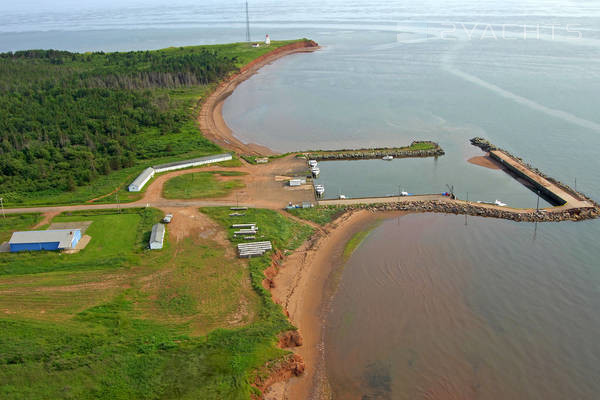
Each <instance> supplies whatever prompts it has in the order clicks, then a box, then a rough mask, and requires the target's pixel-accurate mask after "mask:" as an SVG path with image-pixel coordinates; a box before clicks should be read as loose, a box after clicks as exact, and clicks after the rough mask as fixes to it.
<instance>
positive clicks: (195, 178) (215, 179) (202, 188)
mask: <svg viewBox="0 0 600 400" xmlns="http://www.w3.org/2000/svg"><path fill="white" fill-rule="evenodd" d="M242 175H246V173H245V172H238V171H208V172H194V173H191V174H185V175H179V176H176V177H174V178H171V179H169V180H168V181H167V182H166V183H165V185H164V186H163V193H162V195H163V197H164V198H165V199H199V198H207V197H224V196H227V195H228V194H229V193H230V192H231V191H232V190H235V189H241V188H243V187H244V183H243V182H242V181H241V180H240V179H227V180H223V179H220V178H221V177H232V176H242Z"/></svg>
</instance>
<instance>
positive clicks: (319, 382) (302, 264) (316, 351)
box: [265, 210, 400, 400]
mask: <svg viewBox="0 0 600 400" xmlns="http://www.w3.org/2000/svg"><path fill="white" fill-rule="evenodd" d="M399 214H400V213H373V212H370V211H367V210H360V211H354V212H349V213H347V214H344V215H342V216H341V217H339V218H338V219H337V220H335V221H334V222H332V223H331V224H329V225H327V226H326V227H325V228H324V229H323V231H321V232H317V233H316V234H315V235H314V236H313V238H311V240H309V241H308V242H306V243H305V244H304V245H303V246H302V247H300V248H299V249H298V250H297V251H296V252H294V253H293V254H292V255H291V256H290V257H289V258H288V259H287V260H286V261H285V263H284V264H283V266H282V267H281V269H280V271H279V273H278V275H277V276H276V277H275V278H274V282H275V287H274V288H273V289H272V290H271V293H272V294H273V299H274V300H275V301H276V302H277V303H279V304H281V305H282V307H283V308H284V310H285V311H286V312H287V313H288V314H289V318H290V320H291V321H292V323H293V324H294V325H295V326H296V327H298V330H299V332H300V334H301V335H302V338H303V345H302V346H300V347H296V348H293V349H290V350H292V351H294V352H295V353H297V354H299V355H300V356H301V357H302V358H303V359H304V362H305V364H306V371H305V373H304V374H303V375H302V376H300V377H297V378H291V379H290V380H289V381H286V382H281V383H278V384H275V385H273V387H271V388H270V390H269V391H267V393H266V396H265V398H266V399H290V400H294V399H299V400H300V399H302V400H304V399H327V398H330V391H329V385H328V383H327V378H326V375H325V365H324V355H325V354H324V353H325V349H324V347H323V329H322V328H323V326H324V325H325V313H326V311H327V304H328V303H329V301H330V299H331V297H332V295H333V290H334V289H335V280H336V279H335V277H336V275H337V274H336V272H337V271H339V268H341V267H342V266H343V251H344V247H345V245H346V243H347V242H348V241H349V240H350V239H351V238H352V236H354V235H355V234H356V233H358V232H360V231H362V230H364V229H367V228H368V227H369V226H370V225H371V224H373V223H375V222H376V221H377V220H379V219H382V218H388V217H390V216H395V215H399Z"/></svg>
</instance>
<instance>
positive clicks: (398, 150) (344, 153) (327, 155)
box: [305, 141, 445, 161]
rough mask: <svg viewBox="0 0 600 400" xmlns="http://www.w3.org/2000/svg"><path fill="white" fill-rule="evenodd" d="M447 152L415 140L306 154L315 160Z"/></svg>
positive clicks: (359, 158) (421, 155) (357, 158)
mask: <svg viewBox="0 0 600 400" xmlns="http://www.w3.org/2000/svg"><path fill="white" fill-rule="evenodd" d="M444 154H445V152H444V150H443V149H442V148H441V147H440V145H439V144H437V143H435V142H431V141H414V142H412V143H411V145H410V146H408V147H383V148H376V149H344V150H327V151H309V152H306V153H305V155H306V156H307V157H308V158H310V159H313V160H318V161H321V160H368V159H380V158H383V157H385V156H392V157H394V158H411V157H439V156H443V155H444Z"/></svg>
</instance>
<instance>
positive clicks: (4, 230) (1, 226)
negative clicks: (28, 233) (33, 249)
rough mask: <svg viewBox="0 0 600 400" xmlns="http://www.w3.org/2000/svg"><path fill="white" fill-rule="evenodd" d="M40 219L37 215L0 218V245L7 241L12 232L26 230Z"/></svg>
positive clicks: (9, 215)
mask: <svg viewBox="0 0 600 400" xmlns="http://www.w3.org/2000/svg"><path fill="white" fill-rule="evenodd" d="M41 219H42V217H41V215H40V214H38V213H31V214H21V215H14V214H7V215H5V216H4V217H2V216H0V243H2V242H6V241H8V240H9V239H10V237H11V235H12V233H13V232H14V231H23V230H27V229H29V228H30V227H32V226H33V225H35V224H37V223H38V222H39V221H40V220H41Z"/></svg>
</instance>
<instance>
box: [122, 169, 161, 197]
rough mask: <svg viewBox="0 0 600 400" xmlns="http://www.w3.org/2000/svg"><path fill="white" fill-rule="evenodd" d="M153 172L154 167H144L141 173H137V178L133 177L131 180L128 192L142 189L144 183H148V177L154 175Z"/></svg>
mask: <svg viewBox="0 0 600 400" xmlns="http://www.w3.org/2000/svg"><path fill="white" fill-rule="evenodd" d="M155 173H156V171H155V170H154V168H152V167H148V168H146V169H145V170H143V171H142V173H141V174H139V175H138V177H137V178H135V180H134V181H133V182H131V184H130V185H129V188H128V190H129V191H130V192H139V191H140V190H142V188H143V187H144V185H145V184H146V183H148V181H149V180H150V179H152V177H153V176H154V174H155Z"/></svg>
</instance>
